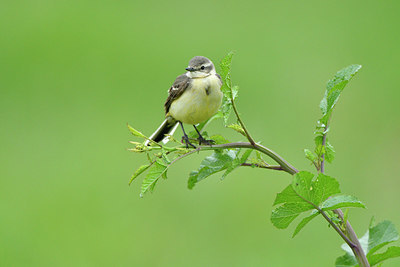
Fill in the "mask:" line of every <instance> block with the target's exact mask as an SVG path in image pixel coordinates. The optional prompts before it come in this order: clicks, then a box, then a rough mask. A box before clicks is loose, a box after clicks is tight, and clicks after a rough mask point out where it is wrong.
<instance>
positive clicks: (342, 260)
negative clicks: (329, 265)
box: [335, 253, 357, 267]
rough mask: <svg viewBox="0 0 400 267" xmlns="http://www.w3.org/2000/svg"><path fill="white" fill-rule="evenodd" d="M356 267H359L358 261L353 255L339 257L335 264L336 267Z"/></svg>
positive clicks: (347, 254)
mask: <svg viewBox="0 0 400 267" xmlns="http://www.w3.org/2000/svg"><path fill="white" fill-rule="evenodd" d="M355 265H357V260H356V258H355V257H354V256H353V255H351V254H349V253H346V254H344V255H343V256H341V257H338V258H337V259H336V262H335V266H336V267H349V266H355Z"/></svg>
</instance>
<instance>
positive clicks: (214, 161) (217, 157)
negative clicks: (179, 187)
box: [188, 150, 238, 189]
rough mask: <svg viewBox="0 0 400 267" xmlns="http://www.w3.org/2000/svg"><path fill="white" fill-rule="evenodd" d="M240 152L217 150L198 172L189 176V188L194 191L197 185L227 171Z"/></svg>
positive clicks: (201, 165)
mask: <svg viewBox="0 0 400 267" xmlns="http://www.w3.org/2000/svg"><path fill="white" fill-rule="evenodd" d="M237 153H238V150H222V151H218V150H216V151H215V152H214V153H213V154H212V155H211V156H208V157H206V158H205V159H204V160H203V161H202V162H201V163H200V167H199V169H198V170H196V171H192V172H191V173H190V175H189V180H188V188H189V189H192V188H193V187H194V186H195V185H196V183H198V182H199V181H201V180H203V179H205V178H207V177H208V176H210V175H212V174H214V173H217V172H220V171H223V170H225V169H227V168H228V167H229V166H230V165H231V164H232V161H233V160H235V158H236V157H237Z"/></svg>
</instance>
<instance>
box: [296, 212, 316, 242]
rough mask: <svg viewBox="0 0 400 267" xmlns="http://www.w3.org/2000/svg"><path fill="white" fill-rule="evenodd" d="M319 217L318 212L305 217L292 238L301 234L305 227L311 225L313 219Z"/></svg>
mask: <svg viewBox="0 0 400 267" xmlns="http://www.w3.org/2000/svg"><path fill="white" fill-rule="evenodd" d="M318 215H319V212H318V211H317V210H313V211H312V212H311V214H310V215H309V216H307V217H304V218H303V220H301V222H300V223H299V224H298V225H297V226H296V229H295V230H294V233H293V235H292V238H293V237H295V236H296V235H297V234H298V233H299V232H300V230H301V229H303V228H304V226H306V224H307V223H309V222H310V221H311V220H312V219H314V218H315V217H317V216H318Z"/></svg>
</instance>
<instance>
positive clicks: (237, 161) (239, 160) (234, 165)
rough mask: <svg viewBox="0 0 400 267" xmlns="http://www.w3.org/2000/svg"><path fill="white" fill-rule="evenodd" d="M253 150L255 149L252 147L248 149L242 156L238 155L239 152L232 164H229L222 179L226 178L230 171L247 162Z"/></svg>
mask: <svg viewBox="0 0 400 267" xmlns="http://www.w3.org/2000/svg"><path fill="white" fill-rule="evenodd" d="M252 151H253V150H251V149H248V150H246V151H245V152H244V153H243V155H242V156H241V157H239V156H238V155H239V153H238V155H237V157H236V158H235V159H234V160H233V161H232V164H231V165H230V166H228V168H227V169H226V171H225V172H224V174H223V175H222V177H221V179H224V178H225V177H226V176H227V175H228V174H229V173H231V172H232V171H233V170H235V169H236V168H237V167H239V166H240V165H241V164H242V163H245V162H246V160H247V159H248V157H249V156H250V154H251V152H252Z"/></svg>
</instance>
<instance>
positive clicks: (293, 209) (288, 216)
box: [271, 202, 313, 229]
mask: <svg viewBox="0 0 400 267" xmlns="http://www.w3.org/2000/svg"><path fill="white" fill-rule="evenodd" d="M311 209H313V206H312V205H311V204H308V203H307V202H301V203H285V204H284V205H282V206H280V207H277V208H276V209H274V210H273V211H272V214H271V222H272V224H273V225H274V226H275V227H276V228H279V229H284V228H287V227H288V226H289V224H290V223H291V222H292V221H293V220H294V219H296V217H297V216H299V215H300V214H301V213H303V212H305V211H307V210H311Z"/></svg>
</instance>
